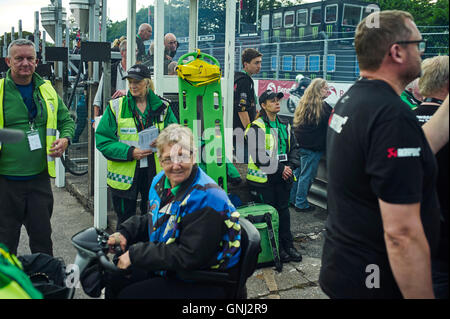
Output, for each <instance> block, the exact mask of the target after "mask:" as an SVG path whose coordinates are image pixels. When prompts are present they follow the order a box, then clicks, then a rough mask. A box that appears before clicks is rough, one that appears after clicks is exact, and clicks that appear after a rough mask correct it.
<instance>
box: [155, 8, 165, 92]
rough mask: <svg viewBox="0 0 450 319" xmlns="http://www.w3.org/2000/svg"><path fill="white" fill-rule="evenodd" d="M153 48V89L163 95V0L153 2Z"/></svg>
mask: <svg viewBox="0 0 450 319" xmlns="http://www.w3.org/2000/svg"><path fill="white" fill-rule="evenodd" d="M154 26H155V50H154V53H153V54H154V57H153V59H154V60H153V65H154V72H155V81H153V82H154V83H155V91H156V93H157V94H159V95H163V93H164V92H163V91H164V85H163V79H164V64H163V61H164V0H156V3H155V20H154Z"/></svg>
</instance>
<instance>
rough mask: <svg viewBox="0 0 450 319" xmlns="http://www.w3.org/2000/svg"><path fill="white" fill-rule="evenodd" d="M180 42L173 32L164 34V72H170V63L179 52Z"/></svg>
mask: <svg viewBox="0 0 450 319" xmlns="http://www.w3.org/2000/svg"><path fill="white" fill-rule="evenodd" d="M178 46H179V43H178V41H177V37H176V36H175V34H173V33H167V34H166V35H165V36H164V74H169V64H170V63H171V62H172V61H173V58H174V57H175V55H176V54H177V49H178Z"/></svg>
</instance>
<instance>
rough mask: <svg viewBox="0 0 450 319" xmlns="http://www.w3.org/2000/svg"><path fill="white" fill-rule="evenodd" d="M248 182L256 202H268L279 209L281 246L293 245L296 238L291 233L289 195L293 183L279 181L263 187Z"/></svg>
mask: <svg viewBox="0 0 450 319" xmlns="http://www.w3.org/2000/svg"><path fill="white" fill-rule="evenodd" d="M247 183H248V186H249V190H250V194H251V196H252V198H253V199H254V201H255V202H257V203H264V204H268V205H270V206H272V207H274V208H275V209H276V210H277V211H278V217H279V220H280V225H279V229H278V235H279V242H280V245H281V247H282V248H284V249H287V248H290V247H293V246H294V244H293V241H294V239H293V237H292V233H291V215H290V213H289V195H290V189H291V186H292V184H290V183H286V182H279V183H269V184H267V185H266V184H264V186H263V187H261V186H260V185H258V184H256V183H252V182H247Z"/></svg>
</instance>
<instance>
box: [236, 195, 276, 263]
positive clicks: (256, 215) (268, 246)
mask: <svg viewBox="0 0 450 319" xmlns="http://www.w3.org/2000/svg"><path fill="white" fill-rule="evenodd" d="M237 211H238V212H239V214H240V216H241V217H244V218H246V219H247V220H248V221H250V222H251V223H252V224H253V225H254V226H255V227H256V229H258V231H259V235H260V237H261V253H260V254H259V255H258V267H266V266H271V265H275V267H276V269H277V270H278V271H281V270H282V268H283V265H282V263H281V260H280V250H279V247H278V246H279V244H278V228H279V224H280V223H279V218H278V212H277V210H276V209H275V208H274V207H272V206H270V205H267V204H258V203H255V204H249V205H246V206H240V207H238V208H237Z"/></svg>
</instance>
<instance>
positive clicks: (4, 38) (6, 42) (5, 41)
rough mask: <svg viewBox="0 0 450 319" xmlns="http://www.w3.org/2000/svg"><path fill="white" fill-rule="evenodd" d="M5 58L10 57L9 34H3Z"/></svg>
mask: <svg viewBox="0 0 450 319" xmlns="http://www.w3.org/2000/svg"><path fill="white" fill-rule="evenodd" d="M3 56H4V57H6V56H8V33H6V32H5V33H4V34H3Z"/></svg>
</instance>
